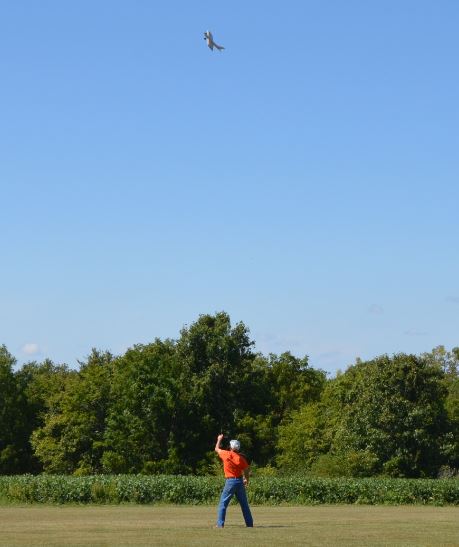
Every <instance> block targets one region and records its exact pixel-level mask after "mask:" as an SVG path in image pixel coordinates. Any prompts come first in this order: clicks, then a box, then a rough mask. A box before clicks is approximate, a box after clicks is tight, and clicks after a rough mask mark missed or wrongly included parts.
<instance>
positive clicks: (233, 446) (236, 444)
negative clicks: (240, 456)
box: [230, 439, 241, 452]
mask: <svg viewBox="0 0 459 547" xmlns="http://www.w3.org/2000/svg"><path fill="white" fill-rule="evenodd" d="M230 448H231V450H232V451H233V452H239V450H240V449H241V443H240V442H239V441H237V440H236V439H233V440H232V441H230Z"/></svg>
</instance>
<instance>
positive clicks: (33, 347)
mask: <svg viewBox="0 0 459 547" xmlns="http://www.w3.org/2000/svg"><path fill="white" fill-rule="evenodd" d="M21 350H22V352H23V353H25V354H26V355H37V354H39V353H40V346H39V345H38V344H35V343H33V342H28V343H27V344H24V345H23V346H22V348H21Z"/></svg>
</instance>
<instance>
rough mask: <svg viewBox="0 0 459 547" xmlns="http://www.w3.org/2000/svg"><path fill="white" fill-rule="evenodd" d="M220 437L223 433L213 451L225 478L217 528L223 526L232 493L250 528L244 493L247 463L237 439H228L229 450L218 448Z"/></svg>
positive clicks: (251, 524)
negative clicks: (221, 464)
mask: <svg viewBox="0 0 459 547" xmlns="http://www.w3.org/2000/svg"><path fill="white" fill-rule="evenodd" d="M222 439H223V434H220V435H219V436H218V437H217V442H216V444H215V452H216V453H217V454H218V455H219V457H220V458H221V459H222V460H223V472H224V473H225V478H226V481H225V486H224V488H223V491H222V494H221V496H220V503H219V505H218V517H217V528H223V527H224V526H225V517H226V509H227V508H228V505H229V502H230V501H231V498H232V497H233V496H234V495H236V498H237V500H238V502H239V504H240V506H241V509H242V514H243V516H244V520H245V525H246V526H247V527H249V528H252V527H253V519H252V513H251V512H250V507H249V502H248V501H247V496H246V493H245V488H246V487H247V485H248V484H249V464H248V463H247V460H246V459H245V458H244V456H242V454H239V451H240V450H241V443H240V442H239V441H237V440H232V441H230V450H222V449H221V448H220V444H221V442H222Z"/></svg>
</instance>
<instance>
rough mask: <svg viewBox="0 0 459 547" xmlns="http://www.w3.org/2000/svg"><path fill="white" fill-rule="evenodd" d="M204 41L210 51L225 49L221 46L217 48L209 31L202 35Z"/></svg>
mask: <svg viewBox="0 0 459 547" xmlns="http://www.w3.org/2000/svg"><path fill="white" fill-rule="evenodd" d="M204 40H207V45H208V46H209V47H210V49H211V50H212V51H213V50H214V47H216V48H217V49H218V51H221V50H222V49H225V48H224V47H223V46H219V45H218V44H216V43H215V42H214V37H213V36H212V33H211V32H210V30H208V31H207V32H205V33H204Z"/></svg>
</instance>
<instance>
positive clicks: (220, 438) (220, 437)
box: [217, 433, 224, 443]
mask: <svg viewBox="0 0 459 547" xmlns="http://www.w3.org/2000/svg"><path fill="white" fill-rule="evenodd" d="M223 437H224V435H223V433H220V435H219V436H218V437H217V441H218V442H219V443H221V442H222V439H223Z"/></svg>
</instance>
